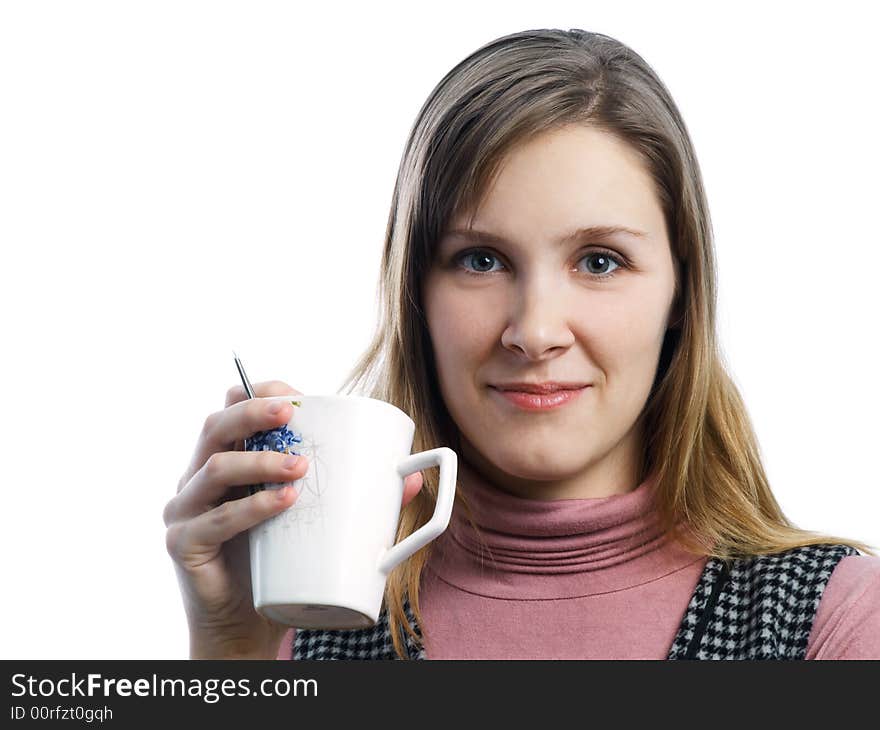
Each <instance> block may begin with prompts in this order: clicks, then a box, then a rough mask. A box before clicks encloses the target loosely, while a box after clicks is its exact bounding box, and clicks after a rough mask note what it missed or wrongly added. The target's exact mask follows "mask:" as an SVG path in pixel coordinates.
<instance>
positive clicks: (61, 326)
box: [0, 0, 880, 659]
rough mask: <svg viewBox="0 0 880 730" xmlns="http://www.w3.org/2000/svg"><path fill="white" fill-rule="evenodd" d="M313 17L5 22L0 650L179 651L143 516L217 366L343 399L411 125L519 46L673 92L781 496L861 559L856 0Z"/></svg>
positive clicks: (115, 13)
mask: <svg viewBox="0 0 880 730" xmlns="http://www.w3.org/2000/svg"><path fill="white" fill-rule="evenodd" d="M317 7H321V6H320V5H319V4H317V3H311V4H303V3H294V2H287V3H282V2H276V3H270V2H253V1H250V2H216V1H211V2H182V1H181V0H174V1H173V2H159V1H157V0H151V1H150V2H121V1H116V2H37V1H28V2H5V3H3V4H2V5H0V242H2V251H3V256H2V262H3V263H2V267H0V277H2V280H0V281H2V286H0V301H2V311H3V330H2V333H3V338H2V346H3V350H2V361H0V368H2V372H0V375H2V387H3V390H4V397H3V409H2V443H3V459H2V466H3V479H4V487H5V488H4V504H5V506H4V509H3V512H2V514H3V530H2V540H3V543H2V551H3V600H2V601H0V612H2V613H0V631H2V636H0V656H2V657H4V658H77V659H89V658H184V657H186V656H187V652H188V638H187V628H186V621H185V617H184V613H183V607H182V603H181V600H180V596H179V593H178V587H177V582H176V578H175V574H174V570H173V567H172V564H171V559H170V558H169V557H168V555H167V553H166V551H165V544H164V540H165V527H164V524H163V522H162V509H163V507H164V505H165V503H166V501H167V500H168V499H169V498H170V497H171V496H173V495H174V493H175V488H176V485H177V481H178V478H179V477H180V475H181V473H182V471H183V469H184V468H185V467H186V465H187V464H188V462H189V459H190V455H191V452H192V449H193V447H194V445H195V441H196V437H197V436H198V433H199V431H200V429H201V426H202V422H203V421H204V418H205V416H207V415H208V414H209V413H210V412H212V411H215V410H219V409H221V408H222V407H223V405H224V394H225V391H226V389H227V388H228V387H229V386H231V385H234V384H236V383H237V382H238V375H237V373H236V370H235V367H234V363H233V359H232V350H233V349H236V350H237V352H238V353H239V355H240V356H241V358H242V360H243V361H244V364H245V366H246V367H247V369H248V373H249V375H250V377H251V379H252V380H253V381H262V380H268V379H274V378H279V379H282V380H286V381H287V382H288V383H290V384H291V385H292V386H293V387H295V388H297V389H299V390H301V391H303V392H306V393H334V392H336V390H337V389H338V388H339V386H340V385H341V383H342V380H343V378H344V376H345V375H346V373H347V372H348V370H349V368H350V367H351V366H352V365H353V363H354V362H355V359H356V358H357V356H358V355H359V354H360V352H361V350H362V348H363V347H364V346H365V345H366V344H367V341H368V337H369V334H370V332H371V330H372V325H373V321H374V317H375V315H376V306H375V292H376V281H377V274H378V266H379V256H380V251H381V247H382V238H383V235H384V231H385V223H386V218H387V215H388V209H389V205H390V200H391V194H392V189H393V186H394V180H395V174H396V171H397V165H398V163H399V160H400V155H401V153H402V151H403V146H404V143H405V141H406V136H407V134H408V132H409V129H410V126H411V124H412V123H413V120H414V119H415V116H416V114H417V112H418V110H419V108H420V106H421V104H422V103H423V101H424V100H425V98H426V97H427V95H428V94H429V93H430V91H431V90H432V89H433V88H434V86H435V85H436V83H437V82H438V81H439V80H440V79H441V78H442V76H443V75H444V74H445V73H446V72H447V71H448V70H449V69H451V68H452V67H453V66H454V65H455V64H457V63H458V62H459V61H460V60H462V59H463V58H464V57H465V56H467V55H468V54H470V53H471V52H472V51H474V50H476V49H477V48H478V47H479V46H481V45H483V44H484V43H486V42H488V41H490V40H493V39H494V38H497V37H499V36H501V35H505V34H507V33H511V32H514V31H518V30H524V29H528V28H540V27H560V28H571V27H578V28H583V29H586V30H595V31H600V32H603V33H606V34H609V35H612V36H614V37H616V38H618V39H619V40H621V41H623V42H624V43H627V44H629V45H630V46H632V47H633V48H634V49H635V50H636V51H637V52H639V53H640V54H641V55H643V56H644V57H645V59H646V60H647V61H648V63H649V64H651V65H652V66H653V68H654V69H655V70H656V71H657V73H658V74H659V75H660V77H661V78H662V79H663V81H664V82H665V83H666V84H667V86H668V87H669V89H670V91H671V92H672V94H673V97H674V98H675V100H676V102H677V104H678V105H679V108H680V109H681V112H682V114H683V116H684V118H685V121H686V123H687V125H688V128H689V130H690V132H691V135H692V137H693V140H694V143H695V145H696V150H697V154H698V157H699V160H700V163H701V165H702V169H703V172H704V175H705V182H706V186H707V192H708V196H709V202H710V207H711V212H712V219H713V225H714V229H715V233H716V237H717V251H718V265H719V306H720V312H719V330H720V337H721V342H722V344H723V349H724V355H725V358H726V360H727V361H728V363H729V365H730V367H731V370H732V373H733V376H734V378H735V380H736V383H737V384H738V386H739V387H740V389H741V392H742V394H743V396H744V398H745V400H746V404H747V406H748V409H749V413H750V416H751V418H752V419H753V421H754V425H755V428H756V430H757V432H758V436H759V439H760V442H761V449H762V454H763V457H764V459H765V464H766V467H767V470H768V473H769V477H770V480H771V484H772V485H773V488H774V491H775V494H776V495H777V498H778V499H779V501H780V503H781V505H782V507H783V509H784V510H785V511H786V513H787V514H788V516H789V517H790V518H791V519H792V520H794V522H795V523H796V524H798V525H799V526H801V527H806V528H808V529H813V530H817V531H823V532H831V533H834V534H838V535H842V536H847V537H852V538H857V539H862V540H865V541H868V542H869V543H871V544H873V545H878V544H880V523H878V513H880V497H878V486H880V485H878V481H880V479H878V476H877V467H876V454H877V450H878V446H877V441H878V425H877V412H878V406H880V388H878V385H877V377H876V373H877V372H878V369H880V363H878V355H877V352H878V350H877V343H876V339H877V336H876V332H877V329H876V328H877V314H878V310H880V293H878V283H877V270H878V266H880V253H878V243H880V241H878V234H877V228H876V226H877V217H876V216H877V192H878V186H877V170H878V168H880V159H878V151H877V145H876V133H877V128H876V124H877V118H878V111H880V109H878V94H877V86H876V83H877V78H876V77H877V71H878V61H877V56H876V54H875V53H874V52H873V51H871V50H870V49H871V47H872V45H873V43H874V42H875V40H876V39H875V38H874V33H873V30H872V28H873V27H874V26H873V24H872V23H871V22H870V20H869V15H868V12H869V10H868V9H867V7H863V4H860V3H851V4H849V3H842V2H837V3H834V4H833V5H832V6H829V7H832V8H833V10H821V11H820V10H818V9H814V8H813V7H812V6H809V5H805V4H804V3H797V4H795V3H778V2H774V3H766V2H761V3H755V4H753V5H749V4H748V3H742V2H740V3H738V4H737V5H736V6H735V7H734V6H729V9H728V6H718V5H717V4H706V3H683V2H679V3H676V2H663V3H655V2H646V3H634V2H615V3H609V2H607V1H603V2H584V1H583V0H578V1H577V2H550V1H547V0H545V1H544V2H541V3H534V2H528V3H525V2H518V3H512V2H510V1H509V0H507V1H506V2H503V3H502V2H481V3H475V2H463V3H456V2H448V0H447V1H445V2H443V3H431V4H428V5H420V4H418V3H415V4H414V3H407V4H403V3H401V4H399V5H396V4H382V3H375V2H374V3H363V4H354V3H352V4H351V5H349V6H345V5H340V4H334V5H330V4H328V5H327V6H325V7H326V9H323V10H316V9H315V8H317ZM429 7H430V8H431V10H430V13H429V11H428V8H429ZM722 7H723V9H722Z"/></svg>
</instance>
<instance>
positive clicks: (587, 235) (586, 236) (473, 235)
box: [446, 226, 648, 246]
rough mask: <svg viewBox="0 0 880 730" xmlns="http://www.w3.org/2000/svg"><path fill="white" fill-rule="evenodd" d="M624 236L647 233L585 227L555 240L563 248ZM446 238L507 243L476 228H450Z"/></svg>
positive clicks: (618, 228) (640, 236) (628, 229)
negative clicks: (457, 237)
mask: <svg viewBox="0 0 880 730" xmlns="http://www.w3.org/2000/svg"><path fill="white" fill-rule="evenodd" d="M620 233H622V234H625V235H629V236H631V237H633V238H646V237H647V235H648V234H647V233H645V232H644V231H638V230H636V229H635V228H629V227H628V226H587V227H586V228H578V229H577V230H574V231H571V232H570V233H566V234H565V235H564V236H562V237H561V238H558V239H557V240H556V245H557V246H563V245H565V244H571V243H581V242H585V241H588V240H592V239H596V238H608V237H610V236H614V235H616V234H620ZM446 235H447V236H459V237H461V238H466V239H468V240H470V241H475V242H477V243H485V244H505V243H509V241H508V240H507V239H506V238H504V236H499V235H497V234H495V233H489V231H480V230H478V229H476V228H451V229H449V230H448V231H446Z"/></svg>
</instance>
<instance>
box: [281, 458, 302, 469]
mask: <svg viewBox="0 0 880 730" xmlns="http://www.w3.org/2000/svg"><path fill="white" fill-rule="evenodd" d="M298 462H299V457H298V456H295V455H294V454H289V455H288V456H285V457H284V460H283V461H282V462H281V466H283V467H284V468H285V469H293V467H295V466H296V465H297V463H298Z"/></svg>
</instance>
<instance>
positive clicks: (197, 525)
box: [165, 487, 297, 567]
mask: <svg viewBox="0 0 880 730" xmlns="http://www.w3.org/2000/svg"><path fill="white" fill-rule="evenodd" d="M296 499H297V493H296V490H295V489H293V488H291V487H286V488H285V489H265V490H263V491H261V492H257V493H255V494H252V495H250V496H249V497H242V498H241V499H234V500H231V501H229V502H224V503H223V504H221V505H220V506H219V507H215V508H214V509H212V510H210V511H209V512H205V513H203V514H201V515H199V516H198V517H194V518H193V519H191V520H184V521H183V522H175V523H173V524H172V525H171V526H170V527H169V528H168V531H167V532H166V537H165V543H166V548H167V550H168V553H169V554H170V555H171V557H173V558H175V560H177V561H178V562H180V563H182V564H185V565H189V566H190V567H194V566H195V563H194V562H193V561H195V560H199V561H200V562H206V561H208V560H211V559H212V558H213V557H215V556H216V555H217V554H218V553H219V551H220V548H221V546H222V545H223V543H225V542H226V541H227V540H231V539H232V538H233V537H235V536H236V535H238V534H240V533H242V532H244V531H245V530H249V529H250V528H251V527H254V526H255V525H258V524H260V523H261V522H263V521H264V520H266V519H268V518H269V517H272V516H274V515H276V514H278V513H279V512H282V511H283V510H285V509H287V508H288V507H290V505H292V504H293V503H294V502H295V501H296Z"/></svg>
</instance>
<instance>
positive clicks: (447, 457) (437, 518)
mask: <svg viewBox="0 0 880 730" xmlns="http://www.w3.org/2000/svg"><path fill="white" fill-rule="evenodd" d="M429 466H439V467H440V481H439V486H438V488H437V504H436V506H435V507H434V514H433V515H431V519H430V520H428V522H426V523H425V524H424V525H422V526H421V527H420V528H419V529H418V530H416V531H415V532H414V533H412V534H411V535H407V536H406V537H405V538H404V539H403V540H401V541H400V542H399V543H397V544H396V545H392V546H391V547H390V548H388V549H387V550H385V552H383V553H382V554H381V556H380V557H379V570H380V571H381V572H382V573H383V574H384V575H386V576H387V575H388V574H389V573H390V572H391V570H392V569H393V568H394V567H395V566H396V565H398V564H399V563H402V562H403V561H404V560H406V559H407V558H408V557H409V556H410V555H412V554H413V553H414V552H415V551H416V550H418V549H419V548H422V547H424V546H425V545H427V544H428V543H429V542H431V540H433V539H434V538H436V537H439V536H440V534H441V533H442V532H443V531H444V530H445V529H446V527H447V525H448V524H449V518H450V517H451V516H452V502H453V500H454V499H455V479H456V476H457V474H458V455H457V454H456V453H455V452H454V451H453V450H452V449H450V448H448V447H446V446H441V447H439V448H437V449H431V450H430V451H420V452H419V453H418V454H411V455H410V456H407V457H406V458H405V459H404V460H403V461H401V462H400V463H399V464H398V465H397V473H398V474H399V475H400V477H401V478H405V477H406V476H407V475H409V474H412V473H413V472H417V471H419V470H420V469H424V468H426V467H429Z"/></svg>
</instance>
